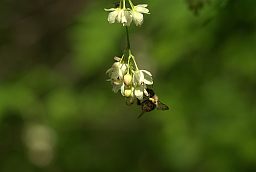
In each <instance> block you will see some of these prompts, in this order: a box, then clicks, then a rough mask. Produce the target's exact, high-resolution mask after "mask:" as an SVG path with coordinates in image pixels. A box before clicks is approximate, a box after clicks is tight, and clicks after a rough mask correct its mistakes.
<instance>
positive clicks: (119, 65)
mask: <svg viewBox="0 0 256 172" xmlns="http://www.w3.org/2000/svg"><path fill="white" fill-rule="evenodd" d="M127 2H129V8H126V5H127ZM105 10H106V11H110V13H109V15H108V21H109V23H115V22H117V23H121V24H122V25H123V26H125V27H126V36H127V49H126V50H125V51H124V52H125V53H124V54H123V56H122V57H121V58H119V57H115V58H114V59H115V62H114V64H113V65H112V67H111V68H110V69H108V70H107V72H106V73H107V75H108V76H109V79H108V81H110V82H111V84H112V86H113V91H114V92H115V93H117V92H118V91H120V92H121V94H122V96H124V97H125V98H126V102H127V104H132V103H133V102H134V101H135V100H136V99H138V100H140V101H143V100H144V98H145V97H148V96H149V93H148V92H147V86H148V85H152V84H153V79H152V75H151V73H150V72H149V71H146V70H140V69H139V68H138V66H137V64H136V61H135V57H134V56H133V55H132V53H131V48H130V41H129V32H128V26H130V24H131V23H132V22H134V23H135V25H136V26H139V25H141V24H142V23H143V14H149V10H148V9H147V4H140V5H136V6H134V5H133V3H132V2H131V0H120V2H119V3H118V4H117V5H116V7H115V8H110V9H105Z"/></svg>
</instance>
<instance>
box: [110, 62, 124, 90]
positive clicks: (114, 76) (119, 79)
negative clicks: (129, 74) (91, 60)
mask: <svg viewBox="0 0 256 172" xmlns="http://www.w3.org/2000/svg"><path fill="white" fill-rule="evenodd" d="M126 71H127V65H126V64H123V63H120V62H115V63H114V64H113V65H112V67H111V68H110V69H108V70H107V72H106V73H107V74H108V75H109V77H110V79H109V80H108V81H111V83H112V85H113V91H114V92H115V93H117V92H118V90H120V89H121V87H122V86H123V85H124V81H123V76H124V75H125V73H126Z"/></svg>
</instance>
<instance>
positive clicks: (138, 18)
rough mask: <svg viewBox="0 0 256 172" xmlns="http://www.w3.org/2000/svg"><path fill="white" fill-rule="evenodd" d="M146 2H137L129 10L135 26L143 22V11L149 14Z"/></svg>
mask: <svg viewBox="0 0 256 172" xmlns="http://www.w3.org/2000/svg"><path fill="white" fill-rule="evenodd" d="M147 6H148V5H147V4H139V5H136V6H134V7H133V9H132V10H131V14H132V20H133V21H134V23H135V25H136V26H140V25H142V23H143V13H144V14H149V10H148V9H147Z"/></svg>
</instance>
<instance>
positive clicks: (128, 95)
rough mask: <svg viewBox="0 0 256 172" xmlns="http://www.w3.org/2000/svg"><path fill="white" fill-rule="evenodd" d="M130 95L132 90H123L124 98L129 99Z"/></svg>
mask: <svg viewBox="0 0 256 172" xmlns="http://www.w3.org/2000/svg"><path fill="white" fill-rule="evenodd" d="M131 95H132V90H131V89H128V90H124V96H125V97H130V96H131Z"/></svg>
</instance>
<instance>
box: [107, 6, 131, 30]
mask: <svg viewBox="0 0 256 172" xmlns="http://www.w3.org/2000/svg"><path fill="white" fill-rule="evenodd" d="M105 11H111V12H110V13H109V14H108V22H109V23H115V21H117V22H118V23H122V24H123V26H130V24H131V22H132V16H131V13H130V12H129V11H127V10H125V9H122V8H110V9H105Z"/></svg>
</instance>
